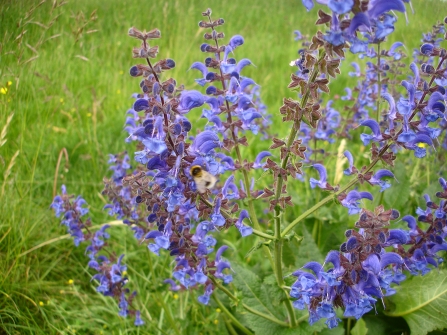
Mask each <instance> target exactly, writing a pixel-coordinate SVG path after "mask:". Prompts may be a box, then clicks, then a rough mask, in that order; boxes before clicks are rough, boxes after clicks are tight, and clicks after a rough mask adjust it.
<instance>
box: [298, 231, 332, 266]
mask: <svg viewBox="0 0 447 335" xmlns="http://www.w3.org/2000/svg"><path fill="white" fill-rule="evenodd" d="M299 232H300V234H301V235H302V236H303V240H302V242H301V244H300V247H299V249H298V250H297V251H295V254H296V260H297V261H296V263H295V267H296V269H299V268H301V267H302V266H303V265H304V264H306V263H308V262H310V261H315V262H320V263H322V262H324V258H325V257H323V255H322V254H321V252H320V250H319V249H318V246H317V244H316V243H315V241H314V239H313V238H312V235H311V234H309V232H308V231H307V229H306V227H305V226H304V225H302V226H301V229H300V230H299Z"/></svg>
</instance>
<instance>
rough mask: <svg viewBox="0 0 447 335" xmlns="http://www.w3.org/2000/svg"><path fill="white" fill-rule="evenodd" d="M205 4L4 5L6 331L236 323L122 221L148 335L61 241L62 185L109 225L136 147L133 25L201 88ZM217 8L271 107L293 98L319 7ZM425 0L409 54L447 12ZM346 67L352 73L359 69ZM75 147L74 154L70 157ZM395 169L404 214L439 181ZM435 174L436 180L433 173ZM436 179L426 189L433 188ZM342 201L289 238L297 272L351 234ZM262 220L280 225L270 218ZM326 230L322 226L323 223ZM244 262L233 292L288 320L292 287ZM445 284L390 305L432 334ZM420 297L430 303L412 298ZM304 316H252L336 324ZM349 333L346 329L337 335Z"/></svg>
mask: <svg viewBox="0 0 447 335" xmlns="http://www.w3.org/2000/svg"><path fill="white" fill-rule="evenodd" d="M426 3H430V6H426ZM204 6H205V5H204V3H203V2H201V1H198V0H194V1H150V2H145V1H141V2H134V1H117V0H111V1H98V0H94V1H90V0H89V1H87V0H77V1H69V2H63V1H54V2H53V1H42V2H41V1H40V0H39V1H23V0H21V1H8V0H7V1H2V2H1V4H0V17H1V22H2V24H1V25H0V36H2V40H1V43H0V63H1V67H0V87H6V88H8V92H7V94H0V128H1V130H5V132H4V133H3V132H2V135H1V136H2V138H1V139H0V175H1V176H2V177H1V184H0V273H1V274H2V275H1V276H0V334H74V333H75V332H76V333H77V334H101V333H103V334H138V333H141V334H148V333H149V334H179V333H180V334H181V333H185V334H196V333H197V334H198V333H202V334H222V333H224V332H225V331H226V329H228V328H227V327H226V326H225V324H226V319H225V318H223V317H222V316H221V314H220V313H219V312H217V308H216V306H215V305H212V306H209V307H204V306H201V307H198V306H197V304H195V301H196V300H197V295H198V294H196V293H195V292H183V293H180V294H178V295H176V294H173V293H171V292H167V293H166V289H165V286H164V285H163V284H162V280H163V279H164V278H166V276H168V272H167V271H166V269H167V268H168V265H169V262H170V259H169V257H154V256H153V255H151V254H149V252H148V251H147V249H146V248H144V247H142V246H138V245H136V243H135V240H134V239H133V237H132V234H131V232H130V231H129V230H128V229H126V227H118V226H113V227H112V230H113V231H112V232H111V235H112V240H111V242H110V243H112V244H113V246H114V247H115V250H116V251H117V253H125V254H126V263H127V264H129V265H130V267H129V270H128V272H129V278H130V286H131V287H132V288H133V289H136V290H137V291H138V292H139V295H138V296H137V299H136V304H138V306H139V307H140V308H141V310H142V316H143V318H144V319H145V320H146V326H145V328H144V330H139V329H136V328H135V327H134V326H133V324H132V322H130V321H129V320H124V319H122V318H120V317H118V315H117V313H118V307H117V305H116V303H115V302H114V301H113V300H112V299H107V298H105V297H102V296H101V295H99V294H98V293H97V292H96V291H95V288H94V285H92V284H91V283H90V282H89V280H90V278H91V273H89V271H88V269H87V267H86V257H85V255H84V249H83V247H80V248H75V247H74V246H73V242H72V241H71V240H70V239H67V236H65V237H64V238H60V236H61V234H64V233H65V231H64V228H63V227H61V226H60V225H59V224H58V220H57V219H56V218H54V216H53V214H52V213H51V212H50V210H49V204H50V203H51V199H52V197H53V195H54V194H53V192H54V190H56V191H58V190H59V187H60V185H61V184H62V183H64V184H66V185H67V187H68V189H69V193H76V194H83V195H84V196H85V198H86V200H87V202H88V203H89V204H90V205H91V208H90V209H91V216H92V220H93V222H94V224H95V225H99V224H101V223H102V222H107V221H110V218H109V217H107V216H106V214H105V213H104V212H103V211H101V208H102V207H103V206H104V205H105V203H106V201H105V199H104V198H103V197H102V196H101V195H100V191H101V190H102V182H101V181H102V178H103V176H106V175H109V172H108V167H107V164H106V162H107V154H108V153H116V152H119V151H123V150H126V149H128V150H129V151H131V149H129V148H128V147H126V146H125V144H124V138H125V134H124V133H123V132H122V128H123V124H124V118H125V116H124V114H125V112H126V110H127V109H128V108H129V106H130V105H131V103H132V100H131V99H130V95H131V94H132V93H133V92H135V91H136V88H137V86H138V82H137V81H135V80H132V79H131V78H130V77H129V76H128V75H127V72H128V69H129V68H130V66H131V65H133V64H134V60H132V58H131V49H132V45H133V41H132V40H131V39H129V38H128V37H127V36H126V35H127V30H128V28H129V27H131V26H135V27H138V28H141V29H147V30H149V29H151V28H155V27H158V28H160V30H161V31H162V35H163V37H165V38H162V39H161V40H159V45H160V49H161V50H162V52H163V54H164V55H165V56H166V57H170V58H173V59H175V61H176V63H177V67H176V69H175V70H174V71H173V72H172V76H173V77H174V78H177V79H178V80H179V81H180V82H182V83H184V84H185V85H186V86H187V87H188V88H194V89H197V87H196V86H194V84H193V82H194V81H193V79H194V78H195V74H194V73H193V71H189V72H187V71H186V70H187V69H188V68H189V66H190V65H191V64H192V63H193V62H194V61H196V60H200V59H201V58H203V55H202V54H201V53H200V51H199V49H198V47H199V45H200V44H201V42H202V38H201V32H200V31H199V29H198V27H197V22H198V21H199V20H200V19H201V16H200V12H201V11H203V10H204V9H205V7H204ZM206 6H209V7H211V8H212V9H213V11H214V13H216V17H223V18H225V20H226V22H227V24H226V25H225V34H226V36H232V35H234V34H241V35H243V36H244V37H245V41H246V43H245V45H244V48H243V50H241V51H240V52H241V54H243V57H245V58H250V59H251V60H252V61H253V62H254V64H255V65H256V68H255V67H252V68H247V75H248V76H250V77H253V78H255V80H256V82H257V83H258V84H260V85H261V86H262V96H263V99H264V101H265V103H266V104H267V105H268V106H269V111H270V112H271V113H272V114H275V113H277V110H278V108H279V106H280V104H281V100H282V97H287V96H293V93H291V92H290V91H289V90H288V89H287V85H288V82H289V75H290V72H291V69H290V67H289V66H288V63H289V62H290V60H291V59H293V58H296V57H297V56H296V51H297V49H298V46H297V44H296V43H294V42H293V39H292V31H293V29H300V30H301V31H302V32H303V34H307V35H309V34H310V33H312V32H314V29H315V26H314V24H313V23H314V21H315V16H314V14H315V13H316V11H314V13H313V14H310V15H306V13H305V9H304V7H303V6H302V5H301V1H300V0H296V1H286V2H277V3H275V4H274V6H273V5H272V2H271V1H267V0H261V1H257V2H255V3H253V2H241V1H216V0H213V1H208V2H207V3H206ZM414 7H415V12H416V14H418V13H424V19H420V16H418V18H416V16H413V15H411V14H410V15H409V16H410V17H409V20H410V23H411V22H417V24H410V25H408V26H407V25H406V23H405V22H404V20H400V21H399V23H398V25H397V27H396V34H397V39H399V40H401V41H403V42H404V43H405V44H406V45H407V48H408V53H409V54H410V53H411V50H412V48H413V47H417V41H418V40H419V39H420V34H421V32H425V31H427V30H428V29H429V28H430V26H431V25H432V24H433V22H432V20H433V19H439V20H441V19H442V17H439V13H442V15H444V14H445V13H444V12H445V2H442V1H437V0H436V1H435V0H431V1H415V2H414ZM259 22H262V24H259ZM237 52H238V53H239V50H238V51H237ZM349 57H351V56H349ZM352 59H354V58H352ZM346 63H349V62H346ZM244 71H245V70H244ZM343 71H345V72H346V71H349V70H348V66H347V65H346V66H345V67H344V68H343ZM9 81H10V82H11V85H8V82H9ZM345 84H346V81H344V82H343V81H341V82H337V83H334V84H333V85H331V90H333V92H334V93H338V94H343V88H344V86H345ZM339 102H340V101H336V104H337V103H339ZM194 113H196V114H195V119H194V118H192V119H191V120H192V121H197V120H198V119H199V117H200V115H199V113H200V112H199V111H195V112H194ZM8 119H10V121H9V122H8ZM274 129H275V132H277V133H278V134H279V135H280V136H282V135H284V134H285V133H287V131H288V129H287V128H286V127H284V126H283V124H282V123H281V122H280V121H279V118H277V119H276V121H275V124H274ZM3 140H6V142H4V141H3ZM268 145H269V144H268V143H267V142H265V143H262V142H256V146H255V147H254V146H251V147H249V148H246V149H244V150H243V153H244V154H246V155H250V157H253V155H254V153H255V152H257V151H259V150H262V149H266V148H267V147H268ZM64 149H65V150H66V153H67V156H65V155H63V154H62V153H63V150H64ZM328 149H331V147H329V146H328ZM332 149H333V148H332ZM332 149H331V150H332ZM359 150H362V149H359ZM60 153H61V154H62V155H61V163H60V164H58V158H59V154H60ZM66 157H68V161H67V159H66ZM364 159H365V161H366V158H364ZM362 163H365V162H362ZM58 166H60V169H59V170H58V171H57V170H56V168H57V167H58ZM440 171H441V169H440ZM442 171H444V172H445V167H443V170H442ZM393 172H394V173H395V174H396V176H397V178H398V179H399V181H400V184H397V183H395V182H394V183H393V184H394V186H395V187H397V188H396V189H398V188H399V187H405V185H407V180H409V182H410V184H411V190H408V189H399V190H400V191H399V192H407V193H410V195H411V196H412V202H411V203H410V204H411V206H412V207H411V208H409V206H408V205H409V204H408V203H405V202H403V201H402V200H398V201H397V203H394V200H393V199H394V198H393V197H392V196H391V195H389V196H388V195H385V200H386V201H387V202H388V204H390V205H393V206H398V207H399V208H397V209H399V210H401V211H402V210H403V209H405V210H407V211H414V209H415V206H416V205H417V201H416V199H415V195H414V194H412V193H411V192H412V191H413V190H417V191H418V192H417V193H415V194H421V192H419V191H420V190H419V189H418V187H419V188H422V187H425V186H424V185H427V184H428V183H427V182H426V180H425V179H424V181H421V178H429V175H430V174H428V173H426V172H427V167H425V166H417V167H416V166H413V165H410V166H409V165H407V164H405V165H403V166H402V165H400V166H397V167H396V169H394V171H393ZM54 181H55V182H54ZM429 182H430V185H434V182H435V180H430V181H429ZM259 183H262V178H261V177H260V176H259ZM430 187H431V186H429V188H428V189H427V192H428V191H431V190H432V188H430ZM392 192H393V191H392ZM396 192H397V191H396ZM301 194H302V196H299V197H298V196H294V197H295V198H294V199H293V201H294V203H296V204H299V206H297V208H296V209H294V211H296V213H294V214H299V213H301V212H302V211H303V209H306V208H307V206H308V205H309V204H312V203H313V202H314V200H315V197H317V195H315V193H311V192H310V190H309V187H308V185H305V186H303V187H302V193H301ZM396 194H397V195H399V194H401V193H396ZM393 195H394V193H393ZM396 198H398V197H396ZM402 198H403V197H402ZM333 208H335V206H332V207H329V209H328V210H327V212H324V213H319V215H318V216H315V217H314V218H313V219H312V221H308V222H306V224H305V225H302V226H301V227H300V228H299V230H298V235H299V236H303V241H302V242H301V243H299V241H297V240H296V239H294V238H292V239H291V240H290V241H289V242H288V243H286V245H285V246H284V255H286V256H287V257H285V265H286V266H287V267H288V269H290V271H292V270H293V269H296V268H299V267H301V266H302V265H303V264H304V263H305V262H306V261H308V260H309V259H313V260H315V261H320V262H321V261H323V259H324V257H323V256H322V255H323V254H324V253H325V252H326V251H327V250H329V249H331V248H334V246H335V245H336V244H337V243H338V242H339V239H341V238H342V236H341V235H340V232H343V231H344V230H345V226H347V224H348V223H349V222H347V218H346V215H345V214H343V213H340V212H338V209H337V210H335V209H334V211H332V209H333ZM262 210H263V208H261V209H260V212H261V211H262ZM266 217H267V215H266ZM288 219H290V218H288ZM292 220H293V218H292ZM290 221H291V220H290ZM351 223H352V222H351ZM263 224H265V225H266V226H267V225H268V219H267V218H266V219H265V220H263ZM314 227H318V230H316V231H314ZM328 227H330V229H328ZM314 232H315V234H314ZM236 239H237V238H236V237H234V236H231V240H232V242H233V245H236V246H237V248H236V249H237V250H235V253H236V252H237V253H239V261H240V263H242V260H243V259H244V258H243V257H244V255H245V254H246V253H247V252H248V250H249V249H250V246H249V243H248V242H247V241H237V240H236ZM298 247H299V249H298V251H294V250H296V248H298ZM260 254H261V252H260V250H258V251H256V252H254V253H253V254H252V255H251V256H250V259H249V260H248V266H250V267H252V268H254V271H256V274H258V273H259V274H263V270H264V269H263V267H262V266H263V262H266V261H265V259H264V258H262V256H261V255H260ZM233 268H234V270H235V272H236V275H235V285H234V286H235V287H236V288H237V289H238V290H240V291H241V292H243V293H244V297H245V298H244V300H243V301H242V303H245V304H247V305H248V306H249V307H251V308H253V309H256V310H258V311H260V312H262V313H266V314H267V315H270V316H272V317H275V318H277V319H279V320H281V321H285V320H284V315H283V314H282V312H281V311H282V310H280V309H278V308H277V306H276V305H275V301H276V299H283V298H284V292H283V291H281V290H277V289H275V286H274V285H273V282H272V278H271V277H266V278H264V279H263V280H261V279H260V278H259V277H258V276H257V275H256V274H254V273H252V272H250V271H248V270H246V269H245V268H244V267H242V266H238V265H236V264H234V265H233ZM287 274H288V273H287ZM442 274H443V278H445V274H444V272H442ZM291 278H292V277H290V278H288V279H289V280H290V279H291ZM435 278H438V281H439V278H441V276H440V275H439V274H437V273H436V272H435V271H434V272H433V273H431V274H430V275H429V276H427V277H421V278H413V279H412V280H411V281H409V282H405V283H404V284H403V285H402V287H401V288H399V291H400V292H399V293H398V294H397V295H396V296H395V297H393V298H392V299H391V300H390V301H396V303H397V302H398V300H394V299H403V300H404V301H403V302H404V305H401V304H400V301H399V306H401V308H406V309H405V310H395V311H390V312H389V313H388V315H390V316H398V315H402V316H403V317H404V319H405V320H406V321H407V322H408V324H409V325H410V327H411V329H412V331H414V332H415V333H423V332H422V331H423V329H422V330H421V328H418V327H417V325H416V322H424V323H422V325H424V326H425V325H426V326H427V327H431V328H427V329H435V328H439V327H444V326H446V325H445V321H444V320H445V319H442V318H438V317H437V315H439V314H436V313H438V312H437V311H436V312H435V311H434V309H435V308H439V309H441V307H442V305H441V302H442V299H443V298H445V297H444V295H445V294H444V293H443V294H441V295H439V292H441V291H439V290H444V291H445V288H443V286H442V287H441V286H440V284H439V283H435V282H434V281H435ZM70 280H72V281H73V282H71V281H70ZM418 280H424V281H425V280H433V282H430V283H431V285H432V286H431V287H436V288H437V289H438V291H434V290H428V292H422V291H421V286H419V287H418V285H417V283H422V282H418ZM423 283H424V286H425V285H426V284H428V282H427V283H426V282H423ZM442 285H444V284H442ZM444 291H442V292H444ZM405 292H410V293H407V295H405ZM425 294H428V295H429V298H427V297H425ZM410 295H412V296H410ZM438 296H439V297H438ZM417 297H419V299H418V300H415V301H412V300H411V299H412V298H417ZM430 297H431V298H430ZM433 297H437V298H436V299H434V300H433ZM428 302H430V304H428ZM228 305H229V303H228ZM410 306H413V307H410ZM238 311H241V312H242V311H243V307H241V306H238ZM296 313H297V318H298V319H299V320H300V321H301V322H300V324H299V327H298V328H297V329H286V328H282V327H280V326H278V325H277V324H275V323H273V322H269V321H267V320H265V319H263V318H261V317H259V316H256V315H251V314H248V313H246V312H244V314H243V315H242V317H243V319H244V321H245V322H246V323H247V325H248V326H249V327H250V328H251V329H253V330H255V331H256V333H257V334H271V332H270V333H269V332H268V331H270V330H271V331H274V332H276V333H277V334H311V333H314V332H317V331H319V330H321V329H323V328H324V327H325V326H324V324H322V323H321V322H319V323H317V325H315V326H313V327H310V326H309V325H308V323H307V316H306V315H299V311H296ZM380 320H383V319H380V318H378V317H375V316H367V317H365V322H366V325H367V328H368V330H372V329H376V328H374V327H375V326H377V325H378V324H380V325H384V324H385V323H386V322H384V321H380ZM392 320H396V319H392ZM380 322H382V323H380ZM216 323H217V325H216ZM340 327H341V326H340ZM377 327H378V326H377ZM381 329H385V330H386V329H388V328H385V327H383V328H381ZM323 333H328V334H329V331H328V330H324V331H323ZM339 333H341V328H337V329H336V330H335V331H333V332H331V334H339ZM369 333H371V332H369ZM383 333H384V334H385V333H387V334H388V332H385V331H384V332H383ZM374 334H380V333H379V332H377V333H374Z"/></svg>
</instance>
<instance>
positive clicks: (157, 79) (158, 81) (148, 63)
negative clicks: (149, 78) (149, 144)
mask: <svg viewBox="0 0 447 335" xmlns="http://www.w3.org/2000/svg"><path fill="white" fill-rule="evenodd" d="M144 44H145V45H146V40H145V41H144ZM146 62H147V65H149V67H150V68H151V70H152V73H153V75H154V78H155V80H156V81H157V83H158V84H159V85H160V86H161V83H160V79H159V78H158V76H157V73H155V71H154V68H153V67H152V64H151V60H150V59H149V58H146ZM159 96H160V101H161V104H162V105H163V106H164V104H165V100H164V98H163V94H162V93H160V94H159ZM163 120H164V123H165V127H169V120H168V116H167V115H166V113H165V111H164V110H163ZM166 136H167V137H168V141H169V143H170V144H171V146H172V150H173V151H174V152H175V145H174V141H173V140H172V138H171V135H170V134H169V132H168V133H167V134H166Z"/></svg>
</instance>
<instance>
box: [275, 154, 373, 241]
mask: <svg viewBox="0 0 447 335" xmlns="http://www.w3.org/2000/svg"><path fill="white" fill-rule="evenodd" d="M377 161H378V159H377V160H376V163H377ZM374 165H375V163H374ZM374 165H373V166H374ZM371 168H372V166H371V167H370V168H369V169H368V170H370V169H371ZM357 181H358V178H357V177H356V178H355V179H353V180H351V181H350V182H349V183H348V184H346V185H345V186H343V187H342V188H341V189H340V190H339V191H337V192H335V193H333V194H331V195H329V196H327V197H326V198H324V199H323V200H321V201H320V202H318V203H316V204H315V205H313V206H312V207H311V208H309V209H308V210H307V211H305V212H304V213H303V214H301V215H300V216H298V217H297V218H296V219H295V220H293V221H292V222H291V223H289V225H288V226H287V227H286V228H285V229H284V230H283V232H282V233H281V238H284V237H285V236H286V235H287V234H288V233H289V231H291V230H292V229H293V228H294V227H295V226H296V225H297V224H298V223H299V222H301V220H303V219H305V218H307V217H308V216H309V215H310V214H312V213H313V212H315V211H316V210H317V209H319V208H320V207H322V206H323V205H325V204H327V203H328V202H330V201H331V200H333V199H334V198H336V197H337V196H338V195H339V194H340V193H342V192H344V191H346V190H347V189H349V188H350V187H352V186H353V185H354V184H355V183H357Z"/></svg>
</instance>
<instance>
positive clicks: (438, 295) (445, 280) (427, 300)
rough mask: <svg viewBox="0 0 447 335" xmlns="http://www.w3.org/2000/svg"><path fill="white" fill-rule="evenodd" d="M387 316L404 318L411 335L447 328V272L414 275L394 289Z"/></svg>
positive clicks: (433, 271)
mask: <svg viewBox="0 0 447 335" xmlns="http://www.w3.org/2000/svg"><path fill="white" fill-rule="evenodd" d="M395 289H396V291H397V293H396V294H395V295H393V296H391V297H390V298H389V299H387V301H389V303H388V302H387V305H388V306H389V305H390V303H391V304H392V306H389V307H391V308H390V310H389V311H386V312H385V314H386V315H389V316H401V317H403V318H404V319H405V321H407V323H408V326H409V327H410V330H411V334H412V335H423V334H427V333H428V332H429V331H432V330H435V329H443V328H446V327H447V309H446V306H447V271H446V270H442V271H438V270H436V269H434V270H432V271H431V272H430V273H428V274H427V275H425V276H412V277H410V278H409V279H408V280H406V281H404V282H403V283H402V285H401V286H398V287H396V288H395Z"/></svg>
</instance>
